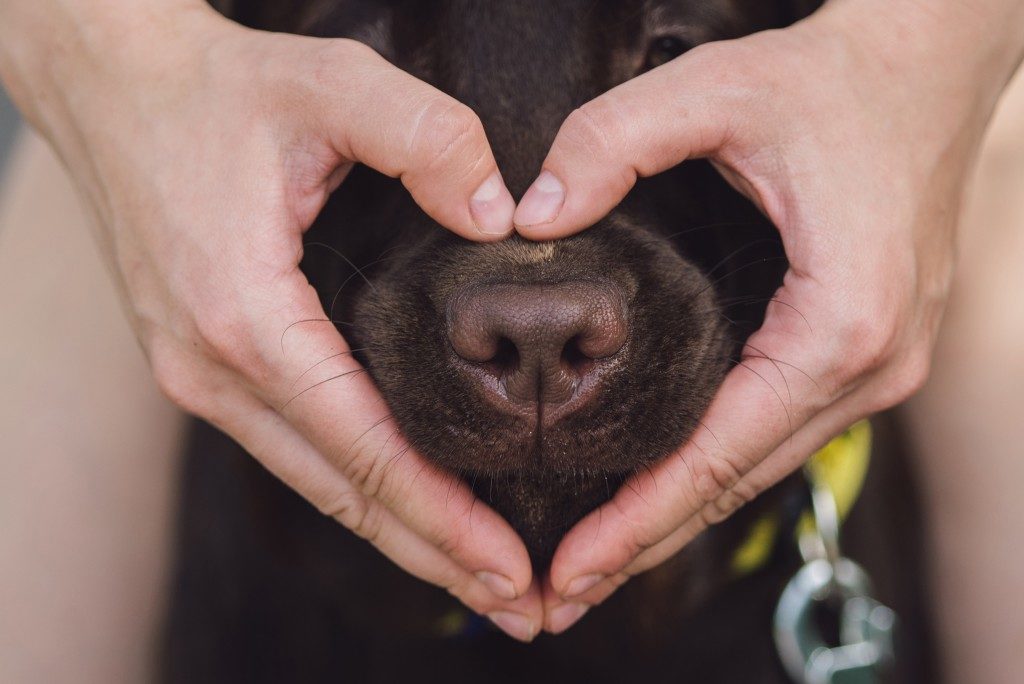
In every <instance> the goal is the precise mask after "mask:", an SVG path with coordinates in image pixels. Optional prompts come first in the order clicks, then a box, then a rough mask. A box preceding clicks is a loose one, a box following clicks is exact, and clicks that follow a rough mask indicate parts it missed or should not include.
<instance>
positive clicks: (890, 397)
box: [873, 345, 931, 411]
mask: <svg viewBox="0 0 1024 684" xmlns="http://www.w3.org/2000/svg"><path fill="white" fill-rule="evenodd" d="M930 373H931V354H930V352H929V350H928V349H927V347H926V346H925V345H921V346H920V347H918V348H915V349H914V350H912V351H910V352H908V353H907V354H906V356H905V358H904V359H903V360H902V362H901V363H899V364H896V365H895V366H894V367H893V368H892V370H891V371H889V373H888V377H887V378H886V379H885V384H884V390H883V391H881V392H879V393H878V395H877V404H878V405H876V406H874V407H873V410H874V411H881V410H884V409H887V408H890V407H892V406H895V405H896V404H899V403H902V402H904V401H906V400H907V399H909V398H910V397H912V396H913V395H914V394H916V393H917V392H918V391H919V390H920V389H921V388H922V387H924V385H925V383H926V382H927V381H928V376H929V375H930Z"/></svg>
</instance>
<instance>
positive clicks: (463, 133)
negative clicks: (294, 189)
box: [316, 39, 515, 240]
mask: <svg viewBox="0 0 1024 684" xmlns="http://www.w3.org/2000/svg"><path fill="white" fill-rule="evenodd" d="M330 43H331V45H330V47H329V48H328V49H330V50H336V51H337V52H334V53H333V56H332V57H331V58H330V59H328V61H330V62H331V66H332V67H333V68H331V69H322V70H319V71H318V72H317V78H319V79H321V80H320V81H319V82H318V83H317V84H316V85H319V86H320V88H319V89H318V91H319V92H317V103H318V104H319V106H320V108H319V109H318V110H317V113H318V114H320V115H321V120H322V121H325V122H327V125H328V126H329V129H330V130H329V133H328V135H329V138H330V140H331V144H332V146H333V148H334V151H335V152H336V153H337V154H338V155H340V156H341V157H342V159H343V160H344V161H350V162H360V163H363V164H366V165H367V166H369V167H371V168H373V169H376V170H377V171H380V172H381V173H384V174H386V175H388V176H391V177H395V178H400V179H401V181H402V183H403V184H404V185H405V187H406V188H407V189H408V190H409V192H410V193H411V194H412V197H413V199H414V200H415V201H416V203H417V204H418V205H419V206H420V208H422V209H423V211H425V212H426V213H427V214H429V215H430V217H431V218H433V219H434V220H435V221H437V222H438V223H440V224H441V225H443V226H444V227H446V228H448V229H449V230H452V231H454V232H455V233H458V234H459V235H461V236H462V237H464V238H468V239H470V240H496V239H500V238H503V237H506V236H507V235H508V234H509V233H510V232H512V212H513V211H514V210H515V201H514V200H513V199H512V195H511V194H510V193H509V191H508V189H507V188H506V187H505V182H504V181H503V180H502V177H501V173H500V172H499V171H498V166H497V163H496V162H495V160H494V154H493V153H492V152H491V147H490V144H489V143H488V141H487V136H486V135H485V133H484V129H483V125H482V124H481V122H480V119H479V117H477V115H476V114H475V113H474V112H473V110H472V109H470V108H469V107H468V106H466V105H464V104H462V103H461V102H459V101H458V100H455V99H454V98H452V97H450V96H448V95H446V94H445V93H443V92H441V91H440V90H438V89H436V88H434V87H433V86H430V85H428V84H427V83H425V82H423V81H421V80H419V79H418V78H416V77H414V76H412V75H410V74H408V73H406V72H405V71H402V70H401V69H399V68H397V67H395V66H394V65H392V64H390V63H389V62H388V61H386V60H385V59H384V58H383V57H381V56H380V55H379V54H377V53H376V52H374V51H373V50H372V49H371V48H369V47H367V46H365V45H363V44H361V43H358V42H356V41H352V40H345V39H340V40H332V41H330ZM323 80H326V81H327V83H324V82H323Z"/></svg>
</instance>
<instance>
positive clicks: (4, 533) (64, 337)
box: [0, 135, 182, 683]
mask: <svg viewBox="0 0 1024 684" xmlns="http://www.w3.org/2000/svg"><path fill="white" fill-rule="evenodd" d="M0 188H2V189H3V193H2V194H0V682H5V683H21V682H103V683H108V682H137V681H147V680H149V679H150V678H151V677H150V676H149V674H148V667H149V663H150V660H151V650H152V646H153V635H154V628H155V626H156V624H157V620H158V617H159V615H160V613H161V612H162V609H163V605H162V596H163V583H164V581H165V578H166V572H165V568H166V566H167V563H168V555H169V554H168V539H169V531H170V528H171V522H170V519H171V513H172V510H173V503H172V497H173V492H174V490H175V484H176V483H175V476H176V462H177V453H178V450H179V441H180V433H181V427H182V419H181V416H180V414H179V413H178V412H177V411H175V410H174V409H173V408H172V407H171V406H170V404H169V402H167V401H165V400H164V399H163V398H162V397H161V396H160V394H159V393H158V391H157V390H156V388H155V385H154V383H153V381H152V380H151V379H150V376H149V372H148V370H147V367H146V363H145V360H144V358H143V355H142V352H141V351H140V348H139V346H138V345H137V344H136V342H135V339H134V337H133V336H132V333H131V331H130V329H129V327H128V325H127V323H126V322H125V320H124V317H123V315H122V313H121V310H120V306H119V302H118V300H117V297H116V295H115V293H114V290H113V287H112V285H111V283H110V279H109V277H108V275H107V272H106V270H105V269H104V266H103V264H102V263H101V261H100V258H99V256H98V253H97V249H96V247H95V246H94V244H93V242H92V237H91V235H90V232H89V230H88V229H87V225H86V221H85V218H84V216H83V215H82V212H81V210H80V208H79V205H78V202H77V199H76V197H75V194H74V192H73V190H72V188H71V185H70V183H69V181H68V180H67V178H66V176H65V174H64V171H63V169H62V168H61V167H60V166H59V164H58V163H57V161H56V160H55V159H54V158H53V156H52V154H51V153H50V151H49V150H48V149H47V148H46V146H45V145H44V144H43V143H42V142H40V141H39V139H37V138H35V137H32V136H29V135H25V136H23V138H22V139H21V141H20V144H19V146H18V149H17V151H16V153H15V155H14V158H13V160H12V164H11V166H10V168H9V169H8V174H7V175H6V180H5V182H4V184H3V185H0Z"/></svg>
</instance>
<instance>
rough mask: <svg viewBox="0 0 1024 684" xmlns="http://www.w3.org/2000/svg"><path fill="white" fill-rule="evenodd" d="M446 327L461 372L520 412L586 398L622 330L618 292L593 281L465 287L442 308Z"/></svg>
mask: <svg viewBox="0 0 1024 684" xmlns="http://www.w3.org/2000/svg"><path fill="white" fill-rule="evenodd" d="M447 326H448V338H449V341H450V343H451V345H452V350H453V351H454V352H455V354H456V355H457V356H458V357H460V358H461V360H462V363H463V365H462V368H463V369H464V370H465V371H468V372H469V374H470V376H471V377H476V378H477V380H478V381H482V382H483V385H484V388H485V389H487V390H488V391H489V392H497V393H498V395H500V397H501V400H502V401H507V402H511V403H512V404H515V405H518V406H519V407H520V408H522V407H526V406H531V405H532V406H537V405H538V404H541V403H543V404H545V405H548V406H560V405H563V404H567V403H568V402H570V400H574V401H573V402H572V403H573V404H574V405H576V404H579V403H580V401H583V400H585V399H587V397H589V396H593V392H594V391H595V389H596V387H597V384H596V383H597V378H598V376H599V375H600V373H598V372H597V371H599V370H602V369H603V368H607V367H608V365H607V364H606V363H605V361H606V360H607V359H609V358H610V357H612V356H614V355H615V354H616V353H617V352H618V351H619V349H621V348H622V346H623V345H624V344H625V341H626V331H627V329H628V325H627V320H626V313H625V305H624V303H623V301H622V296H621V294H620V293H619V291H618V290H617V289H616V288H615V287H614V286H612V285H610V284H606V283H593V282H567V283H558V284H510V283H508V284H499V285H488V286H483V285H480V286H475V287H469V288H465V289H463V290H461V291H459V292H457V293H456V294H455V295H454V296H453V297H452V298H451V300H450V301H449V303H448V311H447ZM466 362H468V363H469V365H468V366H466V365H465V363H466ZM510 410H511V409H510ZM516 410H520V409H516ZM566 410H570V409H568V408H567V409H566ZM545 415H554V414H552V413H551V412H550V411H547V412H545Z"/></svg>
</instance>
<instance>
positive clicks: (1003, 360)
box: [906, 70, 1024, 684]
mask: <svg viewBox="0 0 1024 684" xmlns="http://www.w3.org/2000/svg"><path fill="white" fill-rule="evenodd" d="M964 218H965V221H964V225H963V232H962V236H963V238H962V243H961V244H962V250H961V262H960V267H959V270H958V273H957V277H956V280H955V283H954V290H953V297H952V299H951V300H950V304H949V309H948V312H947V316H946V321H945V323H944V327H943V331H942V335H941V337H940V338H939V343H938V347H937V350H936V356H935V362H934V366H933V372H932V377H931V380H930V381H929V382H928V384H927V386H926V387H925V388H924V390H923V391H922V392H921V393H920V395H919V396H917V397H916V398H915V399H914V400H912V401H911V402H910V404H909V405H908V406H907V410H906V413H907V415H908V416H909V418H910V422H911V426H912V430H913V433H914V440H915V442H916V450H917V452H918V454H919V457H920V458H919V467H918V470H919V472H920V473H921V477H922V481H923V484H924V492H925V499H926V505H927V515H928V518H929V524H930V525H931V527H932V535H931V537H932V539H931V547H932V552H933V567H934V572H933V575H932V578H931V579H932V580H933V582H934V584H935V589H936V592H935V593H936V601H935V610H936V613H937V616H938V618H939V623H940V630H941V636H942V637H943V638H942V641H943V644H942V645H943V652H944V653H945V655H946V663H945V664H946V666H947V667H948V672H949V681H951V682H972V683H973V684H1006V682H1015V681H1021V676H1022V675H1021V668H1022V666H1024V610H1022V609H1021V601H1022V599H1024V545H1022V542H1021V540H1022V539H1024V70H1022V71H1021V73H1018V75H1017V78H1016V80H1015V82H1014V84H1013V86H1011V89H1010V91H1008V93H1007V94H1006V96H1005V98H1004V101H1003V103H1002V105H1001V107H1000V111H999V113H998V115H997V117H996V119H995V121H994V122H993V125H992V128H991V130H990V132H989V137H988V140H987V142H986V145H985V147H984V150H983V153H982V156H981V158H980V160H979V166H978V174H977V177H976V179H975V183H974V186H973V189H972V192H971V193H970V195H969V200H968V203H967V206H966V207H965V214H964Z"/></svg>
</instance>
